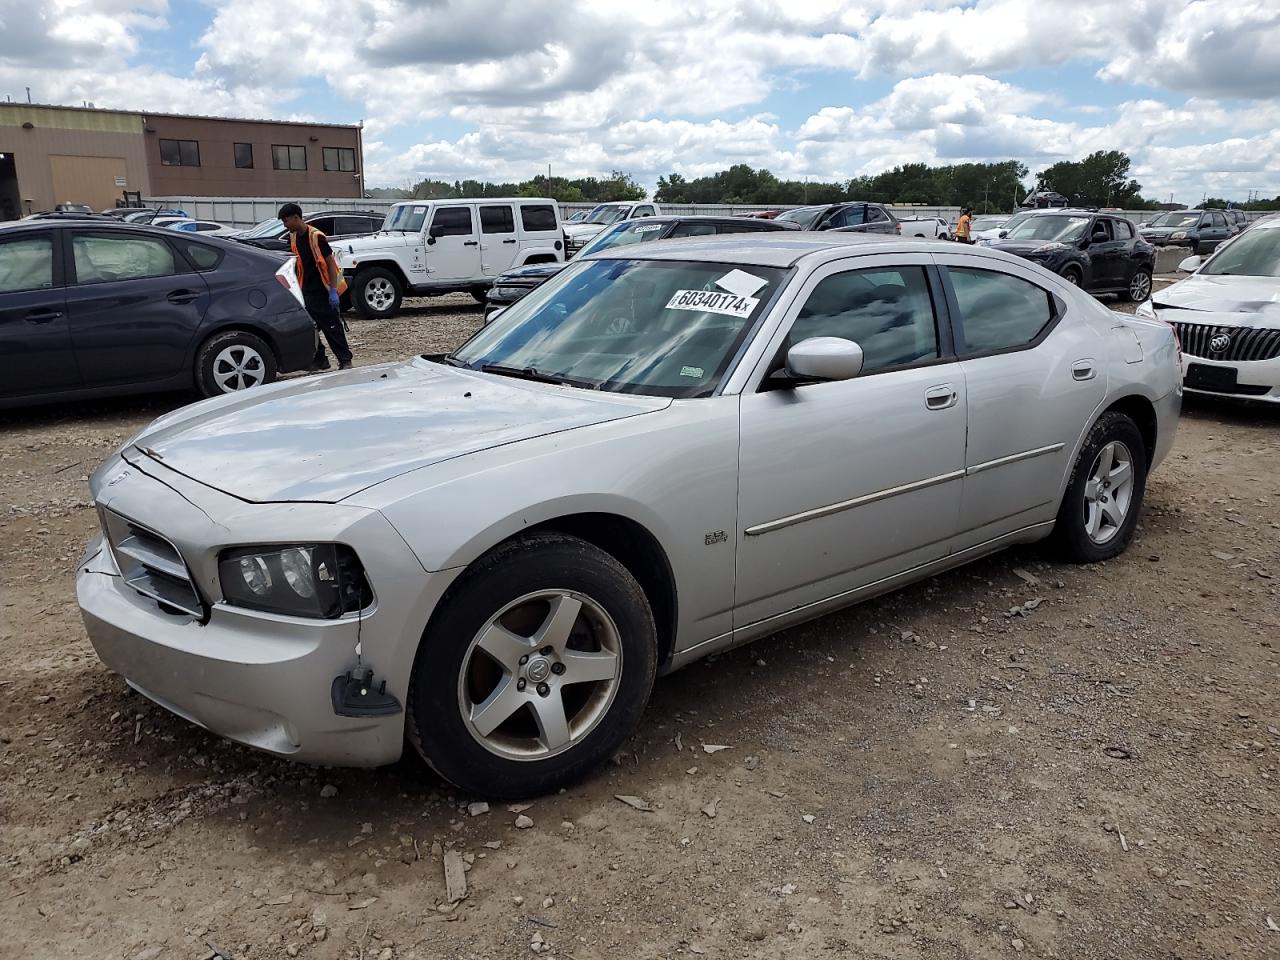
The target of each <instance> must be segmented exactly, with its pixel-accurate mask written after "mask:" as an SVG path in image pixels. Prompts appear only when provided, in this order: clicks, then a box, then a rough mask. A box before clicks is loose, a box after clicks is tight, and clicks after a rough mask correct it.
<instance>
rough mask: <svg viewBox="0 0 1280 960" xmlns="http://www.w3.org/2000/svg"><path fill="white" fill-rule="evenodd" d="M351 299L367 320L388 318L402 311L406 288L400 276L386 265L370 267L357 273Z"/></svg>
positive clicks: (358, 311)
mask: <svg viewBox="0 0 1280 960" xmlns="http://www.w3.org/2000/svg"><path fill="white" fill-rule="evenodd" d="M351 286H352V288H353V289H354V291H355V292H354V293H353V294H352V297H351V300H352V303H353V305H354V306H355V308H356V313H358V314H360V316H362V317H364V318H365V319H366V320H386V319H388V318H390V317H394V316H395V315H396V314H397V313H399V312H400V303H401V302H402V301H403V300H404V290H403V289H402V288H401V286H400V278H399V277H397V276H396V275H395V274H394V273H392V272H391V271H390V270H387V269H385V268H384V267H369V268H368V269H367V270H361V271H360V272H359V273H358V274H356V279H355V282H354V283H353V284H352V285H351Z"/></svg>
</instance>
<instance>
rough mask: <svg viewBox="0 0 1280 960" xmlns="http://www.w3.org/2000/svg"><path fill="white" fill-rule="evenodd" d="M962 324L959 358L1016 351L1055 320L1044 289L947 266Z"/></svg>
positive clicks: (1007, 277) (995, 274) (1002, 275)
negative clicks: (962, 348)
mask: <svg viewBox="0 0 1280 960" xmlns="http://www.w3.org/2000/svg"><path fill="white" fill-rule="evenodd" d="M947 273H948V274H949V276H950V278H951V287H952V289H953V290H954V291H955V296H956V304H957V305H958V306H959V307H960V316H961V320H962V323H963V333H964V350H963V352H962V354H961V355H962V356H967V357H972V356H978V355H981V354H988V353H999V352H1001V351H1005V350H1017V349H1021V348H1023V347H1028V346H1031V345H1032V344H1034V343H1035V342H1036V341H1037V340H1038V339H1039V338H1040V336H1041V335H1042V334H1044V333H1046V332H1047V331H1048V328H1049V327H1050V326H1052V324H1053V322H1054V319H1055V317H1056V310H1055V307H1054V303H1053V298H1052V296H1051V295H1050V294H1049V292H1048V291H1047V290H1044V289H1042V288H1040V287H1037V286H1036V285H1035V284H1034V283H1029V282H1028V281H1026V280H1023V279H1021V278H1020V277H1015V276H1011V275H1010V274H1007V273H998V272H996V271H994V270H975V269H968V268H962V267H948V268H947Z"/></svg>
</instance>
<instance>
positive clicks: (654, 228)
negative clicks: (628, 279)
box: [578, 220, 667, 257]
mask: <svg viewBox="0 0 1280 960" xmlns="http://www.w3.org/2000/svg"><path fill="white" fill-rule="evenodd" d="M666 226H667V224H666V223H652V222H648V221H647V220H628V221H627V222H626V223H619V224H618V225H617V226H614V227H610V228H609V229H607V230H602V231H600V233H598V234H596V236H595V237H593V238H592V240H591V242H590V243H588V244H587V245H586V246H585V247H583V248H582V250H581V251H580V252H579V253H578V256H580V257H585V256H586V255H587V254H589V253H599V252H600V251H601V250H608V249H609V248H610V247H625V246H627V245H628V244H631V243H645V242H647V241H649V240H657V239H659V238H660V237H661V236H662V233H663V229H664V228H665V227H666Z"/></svg>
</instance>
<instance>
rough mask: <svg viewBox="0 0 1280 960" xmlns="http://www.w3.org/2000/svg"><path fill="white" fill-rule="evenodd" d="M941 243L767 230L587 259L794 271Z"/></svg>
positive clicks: (929, 249) (933, 249)
mask: <svg viewBox="0 0 1280 960" xmlns="http://www.w3.org/2000/svg"><path fill="white" fill-rule="evenodd" d="M939 252H949V251H946V250H943V251H940V250H939V245H938V241H937V240H904V239H901V238H899V237H891V236H887V235H885V234H874V233H841V234H835V233H833V232H829V231H828V232H821V233H811V232H809V231H799V232H794V231H791V230H769V231H762V232H761V234H759V235H753V234H749V233H735V234H731V235H728V236H714V237H712V236H707V237H688V238H681V239H679V240H660V241H658V242H656V243H644V244H635V245H632V246H625V247H613V248H611V249H608V250H602V251H600V252H599V253H593V254H591V255H590V256H588V257H587V258H586V259H587V260H694V261H705V262H709V263H737V264H742V265H743V266H756V267H784V268H785V267H794V266H795V265H796V264H797V263H799V262H800V261H801V260H808V259H812V260H817V261H820V262H821V261H826V260H839V259H841V258H842V257H849V256H859V255H865V254H878V253H939ZM965 253H966V254H968V253H979V254H981V255H983V256H991V258H992V259H1000V260H1003V259H1006V257H1004V256H1002V255H997V254H996V252H995V251H988V250H987V249H986V248H980V247H966V248H965ZM1013 259H1015V260H1016V259H1017V258H1016V257H1015V258H1013Z"/></svg>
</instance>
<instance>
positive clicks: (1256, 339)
mask: <svg viewBox="0 0 1280 960" xmlns="http://www.w3.org/2000/svg"><path fill="white" fill-rule="evenodd" d="M1173 327H1174V329H1175V330H1177V331H1178V340H1179V341H1180V342H1181V343H1182V352H1183V353H1185V354H1188V355H1189V356H1192V357H1203V358H1205V359H1207V360H1226V361H1230V362H1232V363H1242V362H1247V361H1250V360H1274V359H1275V358H1276V357H1280V329H1277V330H1265V329H1261V328H1257V327H1225V326H1218V325H1215V324H1208V323H1175V324H1174V325H1173ZM1218 336H1225V337H1228V338H1229V339H1230V342H1229V343H1228V344H1227V346H1226V347H1225V348H1224V349H1222V350H1214V349H1213V347H1212V346H1211V344H1212V343H1213V338H1214V337H1218Z"/></svg>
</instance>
